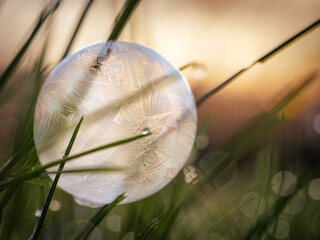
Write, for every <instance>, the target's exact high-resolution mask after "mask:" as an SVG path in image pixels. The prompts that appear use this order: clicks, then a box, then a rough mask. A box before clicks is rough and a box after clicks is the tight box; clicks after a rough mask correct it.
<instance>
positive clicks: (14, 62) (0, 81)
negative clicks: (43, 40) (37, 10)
mask: <svg viewBox="0 0 320 240" xmlns="http://www.w3.org/2000/svg"><path fill="white" fill-rule="evenodd" d="M59 4H60V0H58V1H57V2H56V3H55V4H54V5H53V7H51V9H50V10H49V11H48V10H47V9H48V7H45V8H44V10H43V11H42V12H41V14H40V16H39V19H38V22H37V24H36V26H35V28H34V29H33V31H32V33H31V35H30V36H29V38H28V40H27V41H26V42H25V44H24V45H23V47H22V48H21V49H20V51H19V52H18V54H17V55H16V56H15V58H14V59H13V60H12V62H11V63H10V64H9V66H8V67H7V68H6V70H5V71H4V72H3V73H2V75H1V77H0V92H1V91H2V89H3V88H4V86H5V85H6V83H7V82H8V80H9V79H10V77H11V76H12V74H13V73H14V72H15V70H16V69H17V67H18V65H19V63H20V61H21V60H22V57H23V56H24V54H25V53H26V51H27V50H28V48H29V46H30V44H31V43H32V41H33V39H34V38H35V36H36V34H37V33H38V31H39V30H40V28H41V26H42V25H43V23H44V22H45V21H46V19H47V18H48V16H49V15H50V14H52V13H53V12H54V11H55V10H56V9H57V8H58V6H59Z"/></svg>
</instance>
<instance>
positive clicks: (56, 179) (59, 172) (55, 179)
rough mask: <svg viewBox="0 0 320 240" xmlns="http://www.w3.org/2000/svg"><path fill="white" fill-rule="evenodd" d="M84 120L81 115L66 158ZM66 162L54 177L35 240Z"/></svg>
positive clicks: (65, 155) (34, 236)
mask: <svg viewBox="0 0 320 240" xmlns="http://www.w3.org/2000/svg"><path fill="white" fill-rule="evenodd" d="M82 121H83V116H82V117H81V119H80V121H79V123H78V124H77V126H76V128H75V130H74V132H73V134H72V137H71V139H70V142H69V144H68V147H67V150H66V152H65V154H64V156H63V158H66V157H67V156H69V154H70V151H71V149H72V146H73V143H74V141H75V139H76V136H77V134H78V132H79V129H80V126H81V123H82ZM64 164H65V162H62V163H61V164H60V166H59V171H58V173H57V174H56V176H55V178H54V181H53V183H52V185H51V188H50V191H49V194H48V197H47V200H46V202H45V204H44V207H43V210H42V213H41V216H40V219H39V222H38V224H37V227H36V231H35V233H34V235H33V237H32V239H34V240H36V239H38V238H39V236H40V231H41V228H42V225H43V222H44V219H45V217H46V215H47V212H48V209H49V205H50V203H51V199H52V197H53V194H54V191H55V190H56V187H57V184H58V181H59V178H60V175H61V171H62V170H63V167H64Z"/></svg>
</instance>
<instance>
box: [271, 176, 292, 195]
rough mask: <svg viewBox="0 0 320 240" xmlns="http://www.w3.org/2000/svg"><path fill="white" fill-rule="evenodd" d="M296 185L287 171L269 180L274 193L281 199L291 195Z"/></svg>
mask: <svg viewBox="0 0 320 240" xmlns="http://www.w3.org/2000/svg"><path fill="white" fill-rule="evenodd" d="M296 185H297V179H296V177H295V175H293V174H292V173H291V172H289V171H281V172H278V173H276V174H275V175H274V176H273V177H272V180H271V188H272V190H273V191H274V193H276V194H279V195H280V196H282V197H285V196H289V195H291V194H292V193H293V192H294V191H295V189H296Z"/></svg>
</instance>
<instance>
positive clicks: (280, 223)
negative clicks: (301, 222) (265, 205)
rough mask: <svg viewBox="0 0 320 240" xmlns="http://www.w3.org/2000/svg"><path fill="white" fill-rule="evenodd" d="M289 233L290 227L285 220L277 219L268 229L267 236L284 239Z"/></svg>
mask: <svg viewBox="0 0 320 240" xmlns="http://www.w3.org/2000/svg"><path fill="white" fill-rule="evenodd" d="M289 232H290V225H289V223H288V222H287V221H286V220H285V219H278V220H277V221H275V222H274V223H273V224H272V225H271V227H270V228H269V234H270V235H272V236H274V237H275V238H276V239H285V238H287V237H288V235H289Z"/></svg>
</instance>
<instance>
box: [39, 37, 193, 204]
mask: <svg viewBox="0 0 320 240" xmlns="http://www.w3.org/2000/svg"><path fill="white" fill-rule="evenodd" d="M82 116H84V120H83V122H82V125H81V127H80V130H79V133H78V135H77V138H76V140H75V142H74V145H73V147H72V150H71V153H70V155H73V154H76V153H80V152H83V151H86V150H88V149H92V148H95V147H98V146H101V145H104V144H108V143H111V142H115V141H119V140H122V139H126V138H129V137H133V136H136V135H141V134H147V133H149V132H150V133H151V135H148V136H146V137H144V138H141V139H139V140H136V141H134V142H131V143H127V144H123V145H120V146H117V147H113V148H109V149H106V150H103V151H99V152H96V153H94V154H91V155H86V156H84V157H81V158H78V159H75V160H72V161H70V162H67V163H66V165H65V167H64V170H71V169H79V168H81V169H83V168H112V167H115V168H124V169H126V170H125V171H123V172H105V173H101V172H100V173H88V172H86V173H77V174H76V173H72V174H62V175H61V177H60V180H59V182H58V186H59V187H60V188H62V189H63V190H65V191H66V192H68V193H70V194H72V195H73V196H74V197H75V199H76V200H77V202H78V203H80V204H82V205H86V206H91V207H97V206H101V205H104V204H107V203H110V202H112V201H113V200H114V199H115V198H116V197H117V196H118V195H120V194H121V193H123V192H126V196H127V198H126V199H125V200H124V201H123V202H122V203H129V202H133V201H137V200H139V199H143V198H145V197H148V196H150V195H152V194H153V193H155V192H157V191H159V190H160V189H162V188H163V187H164V186H165V185H167V184H168V183H169V182H170V181H171V180H172V179H173V178H174V177H175V176H176V175H177V173H178V172H179V171H180V170H181V169H182V167H183V165H184V163H185V161H186V160H187V157H188V156H189V154H190V151H191V148H192V146H193V143H194V139H195V133H196V121H197V119H196V107H195V103H194V99H193V96H192V93H191V91H190V88H189V86H188V84H187V83H186V81H185V80H184V78H183V77H182V76H181V75H180V73H179V72H178V71H177V70H176V69H175V68H174V67H173V66H172V65H171V64H170V63H169V62H168V61H167V60H165V59H164V58H163V57H161V56H160V55H159V54H158V53H156V52H154V51H153V50H151V49H148V48H146V47H143V46H140V45H138V44H134V43H126V42H108V43H107V44H105V43H101V44H96V45H93V46H90V47H88V48H85V49H83V50H81V51H79V52H77V53H75V54H73V55H70V56H68V57H67V58H66V59H64V60H63V61H62V62H61V63H60V64H59V65H58V66H57V67H56V68H55V69H54V70H53V71H52V73H51V74H50V75H49V77H48V79H47V80H46V82H45V83H44V86H43V87H42V89H41V92H40V95H39V97H38V101H37V105H36V110H35V117H34V139H35V145H36V149H37V153H38V157H39V160H40V162H41V164H47V163H50V162H52V161H54V160H57V159H61V158H62V156H63V155H64V153H65V150H66V148H67V146H68V143H69V141H70V138H71V136H72V133H73V131H74V129H75V126H76V125H77V123H78V122H79V120H80V118H81V117H82ZM57 169H58V166H56V167H54V168H50V169H49V170H50V171H56V170H57ZM49 176H50V177H51V178H52V179H53V178H54V174H50V175H49Z"/></svg>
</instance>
